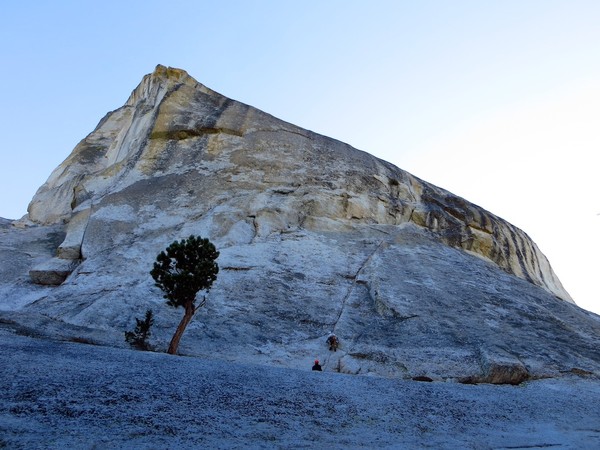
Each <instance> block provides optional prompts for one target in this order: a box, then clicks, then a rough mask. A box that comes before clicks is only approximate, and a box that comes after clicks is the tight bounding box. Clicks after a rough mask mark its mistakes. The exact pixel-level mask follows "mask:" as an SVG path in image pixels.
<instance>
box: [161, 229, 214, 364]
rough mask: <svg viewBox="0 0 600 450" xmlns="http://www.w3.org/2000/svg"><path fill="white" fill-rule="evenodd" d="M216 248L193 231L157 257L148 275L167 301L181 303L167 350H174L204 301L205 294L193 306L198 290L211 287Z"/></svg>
mask: <svg viewBox="0 0 600 450" xmlns="http://www.w3.org/2000/svg"><path fill="white" fill-rule="evenodd" d="M218 257H219V252H218V251H217V250H216V248H215V246H214V245H213V244H212V243H211V242H210V241H209V240H208V239H203V238H201V237H200V236H198V237H196V236H194V235H192V236H190V237H189V238H187V239H183V240H181V241H179V242H178V241H175V242H173V243H172V244H171V245H169V246H168V247H167V249H166V250H165V251H162V252H160V253H159V254H158V256H157V257H156V262H155V263H154V267H153V269H152V270H151V271H150V275H151V276H152V278H153V279H154V281H155V282H156V286H158V287H159V288H161V289H162V290H163V292H164V293H165V294H164V298H165V299H166V300H167V305H169V306H173V307H175V308H178V307H180V306H181V307H183V309H184V314H183V318H182V319H181V322H180V323H179V326H178V327H177V330H175V334H174V335H173V338H172V339H171V343H170V344H169V349H168V350H167V353H169V354H171V355H174V354H176V353H177V348H178V347H179V341H180V340H181V336H182V335H183V332H184V331H185V329H186V327H187V326H188V324H189V323H190V321H191V320H192V317H193V316H194V314H195V313H196V311H197V310H198V308H200V307H202V306H204V304H205V303H206V296H205V297H204V298H203V300H202V301H201V302H200V304H199V305H198V306H196V303H195V302H196V295H197V294H198V292H199V291H202V290H204V291H206V292H207V293H208V291H209V290H210V288H211V286H212V284H213V282H214V281H215V280H216V279H217V273H218V272H219V266H218V265H217V263H216V262H215V260H216V259H217V258H218Z"/></svg>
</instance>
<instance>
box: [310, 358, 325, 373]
mask: <svg viewBox="0 0 600 450" xmlns="http://www.w3.org/2000/svg"><path fill="white" fill-rule="evenodd" d="M312 370H318V371H319V372H322V371H323V369H321V364H319V360H318V359H315V365H314V366H313V367H312Z"/></svg>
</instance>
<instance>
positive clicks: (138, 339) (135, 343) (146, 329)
mask: <svg viewBox="0 0 600 450" xmlns="http://www.w3.org/2000/svg"><path fill="white" fill-rule="evenodd" d="M135 322H136V326H135V330H133V331H126V332H125V340H126V341H127V342H129V344H130V345H131V346H132V347H134V348H137V349H138V350H150V344H149V343H148V338H149V337H150V327H152V324H153V323H154V317H153V315H152V310H151V309H149V310H147V311H146V318H145V319H144V320H142V319H138V318H137V317H136V319H135Z"/></svg>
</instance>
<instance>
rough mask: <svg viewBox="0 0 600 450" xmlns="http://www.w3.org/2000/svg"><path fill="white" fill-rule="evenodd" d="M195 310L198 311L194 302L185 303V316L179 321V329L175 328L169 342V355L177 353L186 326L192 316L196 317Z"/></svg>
mask: <svg viewBox="0 0 600 450" xmlns="http://www.w3.org/2000/svg"><path fill="white" fill-rule="evenodd" d="M195 312H196V309H195V308H194V303H193V302H187V303H186V304H185V313H184V314H183V318H182V319H181V322H179V325H178V326H177V329H176V330H175V334H174V335H173V338H172V339H171V343H170V344H169V349H168V350H167V353H168V354H169V355H176V354H177V348H178V347H179V341H180V340H181V336H182V335H183V332H184V331H185V328H186V327H187V326H188V324H189V323H190V321H191V320H192V317H194V313H195Z"/></svg>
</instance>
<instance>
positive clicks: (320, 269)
mask: <svg viewBox="0 0 600 450" xmlns="http://www.w3.org/2000/svg"><path fill="white" fill-rule="evenodd" d="M28 211H29V214H28V216H29V217H28V219H29V221H30V223H21V224H20V225H21V226H22V228H16V227H15V226H14V225H16V224H14V225H6V224H2V234H1V235H0V237H1V238H2V245H3V246H4V247H5V248H7V249H10V250H11V252H12V253H11V258H13V259H15V260H18V261H19V263H18V267H19V270H16V269H10V270H9V269H4V268H3V269H2V270H3V272H2V273H1V275H2V280H3V281H4V284H3V286H2V287H1V290H0V295H2V296H1V297H0V309H5V310H9V309H10V310H15V309H19V311H20V313H21V314H25V313H26V314H27V317H28V320H34V319H32V317H34V316H35V314H44V315H45V316H50V317H52V318H54V319H56V320H60V321H62V322H64V323H65V327H67V328H68V326H70V325H73V326H78V327H79V328H77V330H78V333H82V331H81V327H82V326H83V327H88V328H89V329H90V330H93V331H94V333H97V331H98V330H104V331H105V332H106V336H107V339H108V340H109V341H110V339H113V341H114V343H115V344H121V343H122V342H121V341H123V339H122V332H123V331H124V330H125V329H128V328H132V326H131V323H132V322H133V317H134V316H136V315H137V316H138V317H141V316H142V315H143V313H144V311H145V309H146V308H147V307H152V308H153V309H154V310H155V313H156V316H157V320H156V325H155V333H154V336H155V343H156V345H158V346H161V345H163V344H164V341H165V340H167V339H168V337H169V335H170V333H171V332H172V331H173V330H174V327H175V325H176V323H177V321H178V318H179V315H180V312H179V311H173V310H169V309H168V308H167V307H166V306H163V304H162V299H161V293H160V291H158V290H157V289H156V288H154V287H153V285H152V280H151V279H150V277H149V275H148V272H149V270H150V268H151V266H152V262H153V261H154V259H155V257H156V255H157V254H158V252H159V251H161V250H163V249H164V248H165V247H166V246H167V245H168V244H169V243H171V242H172V241H173V240H175V239H180V238H183V237H187V236H189V235H190V234H199V235H201V236H203V237H208V238H210V239H211V241H213V242H214V243H215V245H216V246H217V248H218V249H219V251H220V252H221V256H220V258H219V260H218V263H219V265H220V267H221V272H220V274H219V279H218V280H217V282H216V283H215V285H214V287H213V290H212V291H211V294H210V297H209V301H208V304H207V307H206V308H204V309H202V310H200V311H199V312H198V314H197V316H196V318H195V319H194V321H193V322H192V324H191V325H190V327H189V328H188V331H187V332H186V334H185V335H184V337H183V340H182V346H181V347H180V349H181V351H182V352H185V353H188V354H196V355H209V354H210V355H213V356H214V355H215V354H217V355H218V356H219V357H222V358H225V359H234V360H240V361H252V362H260V363H265V364H278V365H283V366H288V367H306V366H307V365H309V364H310V362H311V361H312V359H313V358H314V357H319V358H320V359H321V360H322V361H323V362H324V363H325V366H324V367H325V370H337V371H341V372H346V373H361V374H362V373H372V374H376V375H390V376H402V377H430V378H432V379H456V380H464V381H469V382H480V381H486V382H492V383H496V382H498V383H502V382H509V383H517V382H520V381H522V380H523V379H526V378H528V377H530V376H548V375H556V374H559V373H560V372H561V371H563V370H564V371H567V370H571V369H573V368H581V370H585V371H590V372H591V373H600V372H599V367H600V351H598V350H597V349H596V346H595V343H594V340H597V339H598V336H599V335H600V319H599V318H598V316H596V315H593V314H591V313H588V312H586V311H583V310H581V309H580V308H578V307H577V306H575V304H574V303H573V301H572V299H571V298H570V296H569V294H568V293H567V292H566V291H565V290H564V288H563V287H562V285H561V283H560V281H559V280H558V279H557V277H556V276H555V274H554V273H553V271H552V269H551V267H550V264H549V263H548V261H547V259H546V258H545V257H544V255H542V254H541V252H540V251H539V250H538V248H537V246H536V245H535V244H534V243H533V242H532V241H531V239H529V237H528V236H527V235H526V234H525V233H524V232H523V231H521V230H519V229H517V228H516V227H514V226H512V225H511V224H509V223H507V222H506V221H504V220H502V219H500V218H498V217H496V216H494V215H493V214H491V213H489V212H487V211H485V210H483V209H482V208H479V207H478V206H476V205H473V204H471V203H469V202H467V201H466V200H464V199H462V198H460V197H457V196H455V195H453V194H451V193H449V192H447V191H445V190H443V189H440V188H438V187H436V186H433V185H431V184H429V183H426V182H425V181H422V180H420V179H418V178H416V177H414V176H412V175H410V174H409V173H407V172H405V171H402V170H400V169H398V168H397V167H395V166H393V165H391V164H389V163H387V162H385V161H382V160H379V159H377V158H375V157H373V156H371V155H369V154H367V153H364V152H362V151H359V150H356V149H354V148H352V147H350V146H348V145H346V144H343V143H341V142H338V141H335V140H333V139H330V138H327V137H324V136H321V135H318V134H315V133H312V132H310V131H307V130H304V129H301V128H299V127H296V126H294V125H291V124H288V123H285V122H283V121H281V120H278V119H276V118H274V117H272V116H270V115H268V114H266V113H264V112H262V111H259V110H257V109H255V108H252V107H250V106H247V105H244V104H242V103H239V102H236V101H233V100H230V99H228V98H226V97H224V96H222V95H220V94H218V93H216V92H214V91H212V90H210V89H208V88H206V87H205V86H203V85H201V84H199V83H198V82H196V81H195V80H194V79H193V78H191V77H190V76H189V75H188V74H187V73H186V72H184V71H182V70H179V69H172V68H166V67H163V66H158V67H157V68H156V70H155V71H154V73H152V74H150V75H147V76H146V77H144V79H143V80H142V82H141V84H140V85H139V86H138V87H137V88H136V89H135V90H134V91H133V93H132V94H131V96H130V98H129V99H128V100H127V103H126V104H125V106H123V107H121V108H119V109H117V110H115V111H113V112H111V113H109V114H107V116H106V117H105V118H103V119H102V120H101V122H100V123H99V124H98V126H97V128H96V129H95V130H94V131H93V132H92V133H91V134H90V135H88V136H87V137H86V138H85V139H84V140H83V141H81V142H80V143H79V144H78V145H77V147H76V148H75V149H74V150H73V152H72V154H71V155H70V156H69V157H68V158H67V159H66V160H65V161H64V162H63V163H62V164H61V165H60V166H59V167H58V168H57V169H56V170H55V171H54V172H53V173H52V174H51V176H50V178H49V179H48V181H47V182H46V183H45V184H44V185H43V186H42V187H41V188H40V189H39V190H38V192H37V193H36V195H35V196H34V198H33V200H32V202H31V204H30V205H29V209H28ZM35 233H37V234H36V236H37V235H40V236H42V235H44V233H46V234H48V235H49V233H54V234H52V235H53V236H58V235H57V233H63V234H62V237H63V238H62V240H61V242H60V243H58V244H57V245H56V246H55V247H52V245H49V244H48V242H49V241H48V240H47V239H46V240H44V239H42V238H39V237H38V238H35V239H31V242H38V241H40V239H41V241H43V242H41V241H40V243H39V245H37V246H36V251H37V252H38V253H35V257H32V256H31V254H32V253H31V252H30V253H26V252H23V251H21V250H19V248H18V246H17V245H16V244H13V243H14V242H22V241H27V242H30V241H28V239H29V238H28V237H27V236H33V234H35ZM36 239H37V240H36ZM44 242H45V243H44ZM25 267H26V268H27V270H23V269H24V268H25ZM61 270H62V271H61ZM27 271H28V272H29V273H30V275H31V279H32V280H33V281H34V282H35V283H42V284H59V283H60V285H59V286H57V287H43V286H37V285H35V284H32V283H31V281H30V280H29V279H28V278H27V277H26V273H27ZM64 271H66V274H65V273H64ZM69 273H70V275H68V274H69ZM59 275H60V277H58V276H59ZM62 275H65V278H64V281H63V279H61V278H62ZM66 275H68V276H66ZM14 298H20V299H25V300H20V301H19V302H17V303H18V304H19V307H18V308H17V307H15V306H11V305H14V302H15V301H14V300H11V299H14ZM11 314H12V316H11V317H13V319H14V318H15V317H17V316H18V314H16V313H11ZM23 317H25V316H23ZM11 320H12V319H11ZM15 320H16V319H15ZM330 331H333V332H335V333H336V334H337V335H338V337H340V339H341V348H340V349H339V350H338V351H337V352H333V353H329V352H328V350H327V347H326V346H325V343H324V341H325V339H326V337H327V334H328V332H330ZM90 332H91V331H90Z"/></svg>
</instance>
